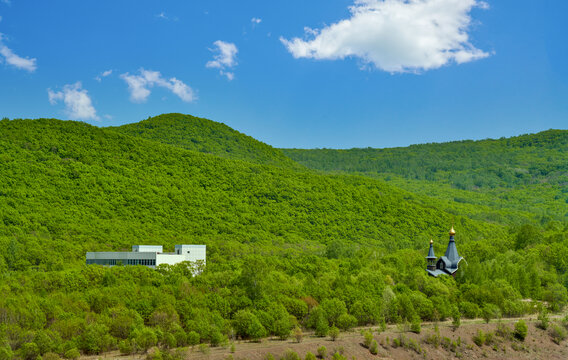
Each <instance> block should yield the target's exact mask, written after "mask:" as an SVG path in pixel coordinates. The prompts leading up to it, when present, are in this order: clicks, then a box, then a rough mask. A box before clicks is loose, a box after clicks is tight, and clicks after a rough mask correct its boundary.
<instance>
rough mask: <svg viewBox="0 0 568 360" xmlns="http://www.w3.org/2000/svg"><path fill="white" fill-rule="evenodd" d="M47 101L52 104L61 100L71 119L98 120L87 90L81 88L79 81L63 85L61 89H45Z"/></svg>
mask: <svg viewBox="0 0 568 360" xmlns="http://www.w3.org/2000/svg"><path fill="white" fill-rule="evenodd" d="M47 94H48V96H49V102H50V103H51V104H52V105H55V104H57V102H59V101H63V103H64V104H65V113H66V114H67V115H68V116H69V117H70V118H71V119H73V120H99V117H98V116H97V112H96V110H95V108H94V107H93V103H92V101H91V98H90V97H89V94H88V92H87V90H85V89H83V88H82V85H81V82H79V81H78V82H76V83H75V84H68V85H65V86H64V87H63V91H57V92H55V91H52V90H51V89H47Z"/></svg>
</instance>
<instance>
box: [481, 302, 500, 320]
mask: <svg viewBox="0 0 568 360" xmlns="http://www.w3.org/2000/svg"><path fill="white" fill-rule="evenodd" d="M481 313H482V316H483V319H484V320H485V322H486V323H488V324H489V321H491V319H500V318H501V310H500V309H499V307H497V305H494V304H485V306H484V307H483V309H482V310H481Z"/></svg>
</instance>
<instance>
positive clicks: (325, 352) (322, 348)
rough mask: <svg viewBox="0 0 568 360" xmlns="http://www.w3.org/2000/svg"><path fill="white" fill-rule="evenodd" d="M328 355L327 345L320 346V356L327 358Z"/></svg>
mask: <svg viewBox="0 0 568 360" xmlns="http://www.w3.org/2000/svg"><path fill="white" fill-rule="evenodd" d="M326 356H327V348H326V347H325V346H320V347H319V348H318V357H319V358H320V359H325V357H326Z"/></svg>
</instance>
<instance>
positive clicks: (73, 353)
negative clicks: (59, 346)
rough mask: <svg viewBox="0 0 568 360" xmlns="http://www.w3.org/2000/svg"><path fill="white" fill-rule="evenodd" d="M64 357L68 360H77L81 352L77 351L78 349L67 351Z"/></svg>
mask: <svg viewBox="0 0 568 360" xmlns="http://www.w3.org/2000/svg"><path fill="white" fill-rule="evenodd" d="M64 356H65V358H66V359H69V360H76V359H78V358H79V357H80V356H81V353H80V352H79V350H77V348H72V349H69V350H67V351H66V352H65V355H64Z"/></svg>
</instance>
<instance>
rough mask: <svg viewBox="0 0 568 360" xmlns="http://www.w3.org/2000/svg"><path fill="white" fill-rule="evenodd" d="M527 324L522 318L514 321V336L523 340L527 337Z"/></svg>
mask: <svg viewBox="0 0 568 360" xmlns="http://www.w3.org/2000/svg"><path fill="white" fill-rule="evenodd" d="M528 330H529V328H528V326H527V324H526V323H525V321H524V320H519V321H517V322H516V323H515V332H514V334H515V338H517V339H519V340H521V341H525V338H526V337H527V333H528Z"/></svg>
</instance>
